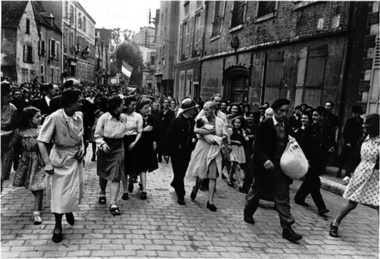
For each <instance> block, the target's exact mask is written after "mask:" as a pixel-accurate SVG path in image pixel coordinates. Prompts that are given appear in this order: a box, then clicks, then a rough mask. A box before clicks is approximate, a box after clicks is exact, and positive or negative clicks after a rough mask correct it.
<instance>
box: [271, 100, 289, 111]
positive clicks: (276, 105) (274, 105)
mask: <svg viewBox="0 0 380 259" xmlns="http://www.w3.org/2000/svg"><path fill="white" fill-rule="evenodd" d="M289 104H290V101H289V100H288V99H285V98H282V99H277V100H276V101H274V102H273V103H272V106H271V108H272V109H273V110H277V109H278V108H280V107H281V106H283V105H289Z"/></svg>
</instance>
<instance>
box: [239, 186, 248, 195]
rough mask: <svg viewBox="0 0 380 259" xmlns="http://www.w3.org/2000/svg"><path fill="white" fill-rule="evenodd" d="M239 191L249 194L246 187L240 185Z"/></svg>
mask: <svg viewBox="0 0 380 259" xmlns="http://www.w3.org/2000/svg"><path fill="white" fill-rule="evenodd" d="M239 192H241V193H245V194H247V193H248V190H247V189H244V188H243V187H239Z"/></svg>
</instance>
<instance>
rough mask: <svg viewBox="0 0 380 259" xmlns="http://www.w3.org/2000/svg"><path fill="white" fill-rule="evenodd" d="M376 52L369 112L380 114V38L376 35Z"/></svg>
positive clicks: (368, 106)
mask: <svg viewBox="0 0 380 259" xmlns="http://www.w3.org/2000/svg"><path fill="white" fill-rule="evenodd" d="M376 37H377V38H376V46H375V53H374V57H373V68H372V76H371V82H370V89H369V96H368V104H367V114H372V113H377V114H380V82H379V77H380V73H379V72H380V38H379V35H377V36H376Z"/></svg>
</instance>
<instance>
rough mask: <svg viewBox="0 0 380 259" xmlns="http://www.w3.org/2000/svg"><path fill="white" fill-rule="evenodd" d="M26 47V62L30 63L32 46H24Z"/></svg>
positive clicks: (31, 60)
mask: <svg viewBox="0 0 380 259" xmlns="http://www.w3.org/2000/svg"><path fill="white" fill-rule="evenodd" d="M26 48H27V60H28V62H30V63H32V62H33V51H32V50H33V48H32V46H26Z"/></svg>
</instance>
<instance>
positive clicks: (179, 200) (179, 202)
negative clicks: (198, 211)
mask: <svg viewBox="0 0 380 259" xmlns="http://www.w3.org/2000/svg"><path fill="white" fill-rule="evenodd" d="M177 203H178V204H179V205H185V204H186V203H185V198H183V197H181V198H180V197H178V200H177Z"/></svg>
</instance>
